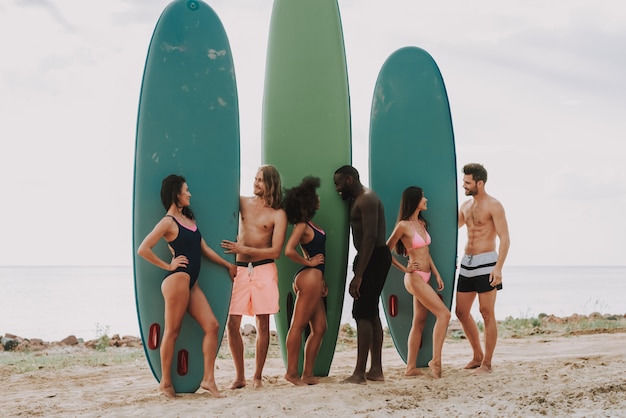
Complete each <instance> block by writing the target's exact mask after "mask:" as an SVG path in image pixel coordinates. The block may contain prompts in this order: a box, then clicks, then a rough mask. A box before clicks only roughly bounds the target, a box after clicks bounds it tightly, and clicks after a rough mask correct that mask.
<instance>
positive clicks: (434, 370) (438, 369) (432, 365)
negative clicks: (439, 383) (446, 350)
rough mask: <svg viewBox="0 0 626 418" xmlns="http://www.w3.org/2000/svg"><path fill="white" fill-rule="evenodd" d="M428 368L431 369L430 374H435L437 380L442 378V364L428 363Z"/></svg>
mask: <svg viewBox="0 0 626 418" xmlns="http://www.w3.org/2000/svg"><path fill="white" fill-rule="evenodd" d="M428 367H429V368H430V372H431V373H432V374H433V377H434V378H435V379H439V378H440V377H441V363H440V362H438V363H435V362H434V361H432V360H431V361H429V362H428Z"/></svg>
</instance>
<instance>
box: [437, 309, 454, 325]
mask: <svg viewBox="0 0 626 418" xmlns="http://www.w3.org/2000/svg"><path fill="white" fill-rule="evenodd" d="M451 318H452V314H451V313H450V311H449V310H447V309H445V310H444V311H442V312H441V314H440V315H439V319H440V320H441V321H444V322H445V323H446V324H447V323H448V322H450V319H451Z"/></svg>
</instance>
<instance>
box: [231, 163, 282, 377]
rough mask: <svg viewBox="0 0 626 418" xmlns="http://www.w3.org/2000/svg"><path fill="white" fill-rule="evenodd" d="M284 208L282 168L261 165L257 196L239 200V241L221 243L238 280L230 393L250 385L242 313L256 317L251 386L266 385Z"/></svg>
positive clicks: (233, 299)
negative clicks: (233, 258) (231, 257)
mask: <svg viewBox="0 0 626 418" xmlns="http://www.w3.org/2000/svg"><path fill="white" fill-rule="evenodd" d="M281 204H282V188H281V182H280V174H279V173H278V170H276V168H275V167H274V166H271V165H263V166H261V167H259V170H258V172H257V174H256V176H255V178H254V195H253V196H240V198H239V214H240V217H239V233H238V234H237V240H236V241H229V240H223V241H222V244H221V245H222V248H224V249H225V252H226V253H227V254H236V255H237V276H236V277H235V279H234V281H233V292H232V296H231V302H230V310H229V315H228V323H227V332H228V345H229V347H230V353H231V355H232V357H233V361H234V362H235V372H236V376H235V380H234V381H233V382H232V383H231V385H230V388H231V389H239V388H242V387H244V386H246V377H245V370H244V358H243V338H242V337H241V317H242V315H247V316H255V317H256V325H257V337H256V355H255V360H256V367H255V372H254V377H253V380H252V387H254V388H260V387H262V386H263V375H262V373H263V367H264V366H265V360H266V358H267V351H268V348H269V343H270V325H269V322H270V315H272V314H275V313H276V312H278V271H277V269H276V264H275V263H274V260H275V259H277V258H279V257H280V254H281V251H282V248H283V244H284V242H285V234H286V233H287V215H286V214H285V211H284V210H283V209H282V208H281Z"/></svg>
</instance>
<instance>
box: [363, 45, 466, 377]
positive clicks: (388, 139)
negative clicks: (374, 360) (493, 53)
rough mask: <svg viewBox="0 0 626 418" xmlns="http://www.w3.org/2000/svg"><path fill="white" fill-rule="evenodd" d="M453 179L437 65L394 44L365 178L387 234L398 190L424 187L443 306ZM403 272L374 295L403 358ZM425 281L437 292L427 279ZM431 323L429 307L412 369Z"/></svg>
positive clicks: (409, 313) (421, 358)
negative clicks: (382, 210) (378, 297)
mask: <svg viewBox="0 0 626 418" xmlns="http://www.w3.org/2000/svg"><path fill="white" fill-rule="evenodd" d="M457 181H458V179H457V176H456V154H455V147H454V134H453V130H452V120H451V117H450V107H449V103H448V96H447V93H446V88H445V86H444V83H443V79H442V77H441V73H440V72H439V68H438V67H437V64H436V63H435V61H434V60H433V58H432V57H431V56H430V55H429V54H428V53H427V52H426V51H424V50H423V49H420V48H416V47H405V48H401V49H399V50H397V51H395V52H394V53H392V54H391V55H390V56H389V57H388V58H387V60H386V61H385V63H384V64H383V66H382V68H381V70H380V72H379V75H378V79H377V81H376V87H375V91H374V98H373V101H372V111H371V121H370V182H371V185H372V188H373V189H374V190H375V191H376V192H377V193H378V195H379V196H380V198H381V199H382V201H383V204H384V205H385V219H386V224H387V234H391V231H393V228H394V226H395V223H396V220H397V216H398V211H399V206H400V198H401V195H402V191H403V190H404V189H405V188H406V187H408V186H418V187H421V188H422V189H423V190H424V194H425V195H426V197H427V198H428V210H427V211H425V212H424V217H425V218H426V220H427V221H428V223H429V227H428V231H429V233H430V235H431V237H432V243H431V245H430V253H431V255H432V258H433V260H434V262H435V265H436V266H437V269H438V270H439V272H440V274H441V278H442V279H443V281H444V286H445V288H444V290H443V291H442V292H441V293H440V296H441V297H442V300H443V301H444V303H445V305H446V306H447V307H448V308H451V307H452V297H453V294H454V280H455V270H456V251H457V235H458V234H457V232H458V231H457V229H458V224H457V199H458V197H457ZM394 256H396V257H397V255H396V254H394ZM403 278H404V274H403V273H402V272H401V271H399V270H398V269H396V268H395V267H392V268H391V269H390V271H389V275H388V276H387V281H386V283H385V287H384V289H383V293H382V296H381V297H382V301H383V306H384V310H385V316H386V318H387V323H388V325H389V330H390V332H391V336H392V338H393V341H394V344H395V346H396V349H397V351H398V353H399V354H400V356H401V357H402V359H403V360H404V361H405V362H406V360H407V351H408V350H407V338H408V335H409V331H410V329H411V322H412V317H413V303H412V301H413V299H412V296H411V295H410V294H409V293H408V292H407V291H406V289H405V288H404V280H403ZM431 285H432V286H433V288H435V290H436V288H437V284H436V281H435V279H434V277H432V278H431ZM434 323H435V317H434V316H433V315H432V314H430V313H429V315H428V319H427V323H426V327H425V329H424V332H423V334H422V346H421V348H420V351H419V355H418V359H417V367H425V366H427V364H428V361H429V360H430V359H431V358H432V329H433V326H434Z"/></svg>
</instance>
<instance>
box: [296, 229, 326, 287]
mask: <svg viewBox="0 0 626 418" xmlns="http://www.w3.org/2000/svg"><path fill="white" fill-rule="evenodd" d="M307 225H309V226H310V227H311V228H312V229H313V239H312V240H311V241H309V242H307V243H306V244H300V246H301V247H302V248H303V249H304V251H306V254H307V255H308V256H309V258H312V257H314V256H316V255H318V254H322V255H323V256H324V257H326V233H325V232H324V231H322V230H321V229H317V228H316V227H314V226H313V225H312V224H311V223H310V222H307ZM304 269H318V270H319V271H321V272H322V273H324V263H322V264H318V265H317V266H315V267H308V266H305V267H301V268H300V270H298V271H297V272H296V276H297V275H298V273H300V272H301V271H302V270H304ZM294 277H295V276H294Z"/></svg>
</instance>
